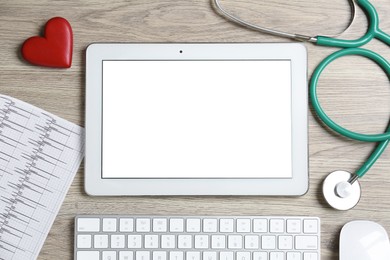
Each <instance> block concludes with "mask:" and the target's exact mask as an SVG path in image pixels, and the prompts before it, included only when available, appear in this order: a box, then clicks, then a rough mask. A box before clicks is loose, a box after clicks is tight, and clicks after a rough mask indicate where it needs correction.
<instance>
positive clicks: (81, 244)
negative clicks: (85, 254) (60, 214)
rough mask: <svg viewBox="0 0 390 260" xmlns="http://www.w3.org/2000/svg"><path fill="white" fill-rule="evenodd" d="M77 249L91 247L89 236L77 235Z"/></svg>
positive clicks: (90, 237)
mask: <svg viewBox="0 0 390 260" xmlns="http://www.w3.org/2000/svg"><path fill="white" fill-rule="evenodd" d="M77 247H78V248H91V247H92V236H91V235H78V236H77Z"/></svg>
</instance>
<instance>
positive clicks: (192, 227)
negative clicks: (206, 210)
mask: <svg viewBox="0 0 390 260" xmlns="http://www.w3.org/2000/svg"><path fill="white" fill-rule="evenodd" d="M186 226H187V232H190V233H195V232H196V233H198V232H200V219H196V218H195V219H194V218H190V219H187V225H186Z"/></svg>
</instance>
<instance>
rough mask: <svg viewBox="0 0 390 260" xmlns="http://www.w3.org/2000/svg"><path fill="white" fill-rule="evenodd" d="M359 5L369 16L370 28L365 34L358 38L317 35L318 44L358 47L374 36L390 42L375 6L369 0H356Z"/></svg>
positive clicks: (387, 42)
mask: <svg viewBox="0 0 390 260" xmlns="http://www.w3.org/2000/svg"><path fill="white" fill-rule="evenodd" d="M356 2H357V3H358V5H359V6H360V7H361V8H362V9H363V10H364V11H365V13H366V14H367V17H368V28H367V32H366V34H365V35H363V36H362V37H361V38H359V39H356V40H343V39H335V38H331V37H325V36H317V37H315V38H316V39H317V42H316V44H317V45H322V46H331V47H341V48H357V47H360V46H363V45H365V44H367V43H368V42H370V41H371V40H372V39H373V38H377V39H378V40H380V41H382V42H384V43H386V44H387V45H389V44H390V36H389V35H388V34H386V33H385V32H383V31H382V30H381V29H379V16H378V13H377V11H376V10H375V7H374V6H373V5H372V4H371V3H370V2H368V0H356Z"/></svg>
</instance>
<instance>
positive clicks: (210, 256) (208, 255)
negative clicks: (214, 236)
mask: <svg viewBox="0 0 390 260" xmlns="http://www.w3.org/2000/svg"><path fill="white" fill-rule="evenodd" d="M202 259H203V260H217V252H210V251H205V252H203V258H202Z"/></svg>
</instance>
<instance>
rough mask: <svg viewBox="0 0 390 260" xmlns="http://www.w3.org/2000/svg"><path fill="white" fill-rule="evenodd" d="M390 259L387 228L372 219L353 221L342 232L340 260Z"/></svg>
mask: <svg viewBox="0 0 390 260" xmlns="http://www.w3.org/2000/svg"><path fill="white" fill-rule="evenodd" d="M352 259H353V260H389V259H390V243H389V237H388V236H387V232H386V230H385V229H384V228H383V227H382V226H381V225H379V224H378V223H375V222H372V221H365V220H361V221H352V222H349V223H347V224H345V225H344V227H343V228H342V229H341V233H340V260H352Z"/></svg>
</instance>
